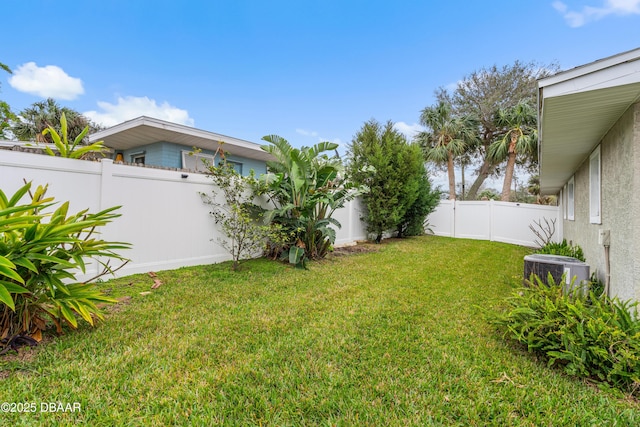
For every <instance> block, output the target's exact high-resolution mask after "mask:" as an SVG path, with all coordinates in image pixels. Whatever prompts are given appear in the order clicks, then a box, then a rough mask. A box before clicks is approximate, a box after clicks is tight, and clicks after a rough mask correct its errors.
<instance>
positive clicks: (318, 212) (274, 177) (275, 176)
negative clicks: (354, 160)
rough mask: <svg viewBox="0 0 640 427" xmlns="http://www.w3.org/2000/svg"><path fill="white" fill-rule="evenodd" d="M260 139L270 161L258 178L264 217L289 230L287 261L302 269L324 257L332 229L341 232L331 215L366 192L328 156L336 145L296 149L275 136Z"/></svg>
mask: <svg viewBox="0 0 640 427" xmlns="http://www.w3.org/2000/svg"><path fill="white" fill-rule="evenodd" d="M262 139H263V140H264V141H267V142H269V145H262V146H261V148H262V149H263V150H264V151H266V152H267V153H269V154H271V155H272V156H273V159H274V160H271V161H268V162H267V169H268V173H267V174H264V175H262V176H261V177H260V179H259V180H258V182H259V186H258V193H259V194H265V195H266V196H267V197H268V199H269V201H270V203H271V208H270V209H269V210H268V211H267V213H266V214H265V218H266V220H267V221H275V222H277V223H279V224H282V225H284V226H286V227H288V228H289V229H290V230H292V232H293V236H294V239H293V241H292V242H290V246H289V250H288V259H289V262H291V263H292V264H296V265H297V266H304V262H305V260H306V259H307V258H309V259H313V258H322V257H324V256H325V255H326V254H327V253H328V251H329V249H330V247H331V245H333V243H334V242H335V237H336V232H335V229H333V228H332V227H331V225H333V226H335V227H337V228H340V223H339V222H338V221H337V220H336V219H334V218H332V215H333V213H334V212H335V210H336V209H339V208H341V207H343V206H344V204H345V203H346V202H348V201H349V200H352V199H354V198H355V197H356V196H357V195H359V194H361V193H362V192H363V191H364V190H365V189H364V188H360V187H355V186H353V185H351V184H350V183H349V182H348V181H346V180H345V179H344V178H343V171H344V168H343V166H342V162H341V161H340V159H339V158H338V157H337V156H331V157H330V156H329V155H327V152H332V151H334V150H336V149H337V148H338V145H337V144H335V143H332V142H320V143H318V144H316V145H314V146H312V147H302V148H294V147H292V146H291V144H289V142H288V141H287V140H286V139H284V138H282V137H280V136H277V135H268V136H265V137H264V138H262Z"/></svg>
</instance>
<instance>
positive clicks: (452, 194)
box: [447, 151, 456, 200]
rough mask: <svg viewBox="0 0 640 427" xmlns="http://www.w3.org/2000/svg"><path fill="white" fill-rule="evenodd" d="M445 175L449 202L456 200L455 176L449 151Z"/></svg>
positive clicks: (451, 155)
mask: <svg viewBox="0 0 640 427" xmlns="http://www.w3.org/2000/svg"><path fill="white" fill-rule="evenodd" d="M447 173H448V174H449V200H455V199H456V174H455V170H454V169H453V154H452V153H451V151H449V155H448V159H447Z"/></svg>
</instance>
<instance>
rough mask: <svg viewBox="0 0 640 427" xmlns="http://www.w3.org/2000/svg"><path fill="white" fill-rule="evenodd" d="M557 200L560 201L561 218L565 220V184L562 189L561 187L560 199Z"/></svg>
mask: <svg viewBox="0 0 640 427" xmlns="http://www.w3.org/2000/svg"><path fill="white" fill-rule="evenodd" d="M558 200H560V208H561V209H562V218H563V219H567V184H565V185H564V187H562V190H560V197H558Z"/></svg>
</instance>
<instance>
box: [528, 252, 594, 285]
mask: <svg viewBox="0 0 640 427" xmlns="http://www.w3.org/2000/svg"><path fill="white" fill-rule="evenodd" d="M549 273H551V276H552V277H553V281H554V282H555V283H556V284H559V283H561V280H562V276H563V275H564V276H565V277H564V290H565V292H571V291H572V290H573V289H576V288H578V289H581V290H582V291H583V292H586V291H588V285H589V277H590V276H589V265H588V264H586V263H584V262H582V261H580V260H579V259H576V258H571V257H568V256H562V255H548V254H533V255H527V256H525V257H524V279H525V280H529V278H530V277H531V275H532V274H535V275H537V276H538V277H540V280H542V282H543V283H545V284H547V285H548V283H547V277H548V275H549ZM572 288H573V289H572Z"/></svg>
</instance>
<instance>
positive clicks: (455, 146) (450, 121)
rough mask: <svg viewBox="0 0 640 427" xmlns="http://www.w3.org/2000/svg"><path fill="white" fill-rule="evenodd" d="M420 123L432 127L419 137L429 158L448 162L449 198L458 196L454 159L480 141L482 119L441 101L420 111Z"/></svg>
mask: <svg viewBox="0 0 640 427" xmlns="http://www.w3.org/2000/svg"><path fill="white" fill-rule="evenodd" d="M420 124H421V125H422V126H424V127H426V128H428V129H429V130H427V131H425V132H421V133H420V134H418V136H417V137H416V139H417V141H418V142H419V143H420V145H421V146H422V149H423V151H424V153H425V159H426V160H427V161H432V162H434V163H436V164H440V165H442V164H446V165H447V174H448V177H449V199H450V200H455V198H456V178H455V170H454V160H455V159H456V157H458V156H461V155H463V154H464V153H466V152H468V150H469V149H470V148H471V147H472V146H473V145H474V144H475V143H476V141H477V129H478V121H477V120H476V119H475V118H474V117H472V116H455V115H454V114H453V112H452V109H451V105H450V104H448V103H446V102H444V101H440V102H439V103H438V105H436V106H432V107H427V108H425V109H424V110H422V113H421V114H420Z"/></svg>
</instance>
